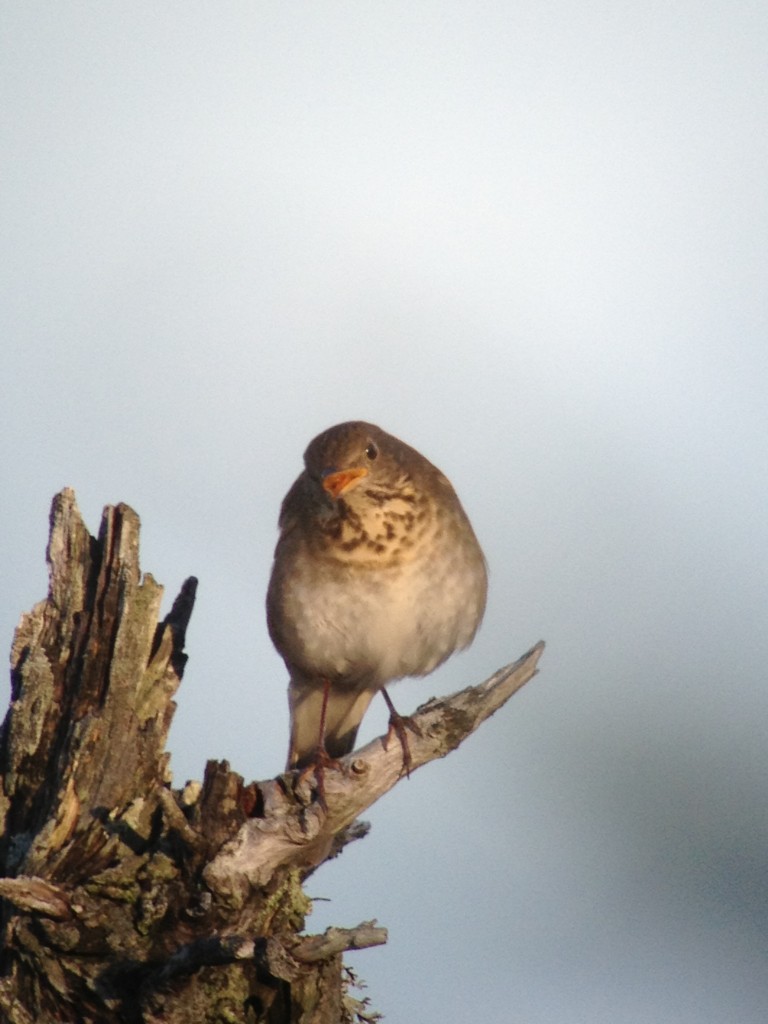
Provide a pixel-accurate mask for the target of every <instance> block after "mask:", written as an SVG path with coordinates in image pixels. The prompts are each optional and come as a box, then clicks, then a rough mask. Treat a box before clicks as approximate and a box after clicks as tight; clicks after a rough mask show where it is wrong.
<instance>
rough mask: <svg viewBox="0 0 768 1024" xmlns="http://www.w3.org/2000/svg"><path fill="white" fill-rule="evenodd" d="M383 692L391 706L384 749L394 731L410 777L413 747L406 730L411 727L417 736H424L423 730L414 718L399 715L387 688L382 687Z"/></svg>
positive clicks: (406, 773)
mask: <svg viewBox="0 0 768 1024" xmlns="http://www.w3.org/2000/svg"><path fill="white" fill-rule="evenodd" d="M381 694H382V696H383V697H384V700H385V701H386V702H387V707H388V708H389V728H388V729H387V735H386V736H385V737H384V740H383V743H384V749H385V750H386V749H387V747H388V746H389V741H390V738H391V736H392V734H393V733H394V734H395V736H397V738H398V739H399V740H400V746H401V747H402V748H403V768H404V769H405V775H406V778H410V775H411V763H412V761H411V748H410V747H409V746H408V736H407V735H406V732H405V730H406V729H410V730H411V732H412V733H413V734H414V735H416V736H422V735H423V734H422V731H421V729H420V728H419V727H418V725H416V723H415V722H414V720H413V719H412V718H409V717H408V716H407V715H399V714H398V713H397V711H396V710H395V705H394V704H393V703H392V699H391V697H390V696H389V694H388V693H387V691H386V690H385V689H383V688H382V691H381Z"/></svg>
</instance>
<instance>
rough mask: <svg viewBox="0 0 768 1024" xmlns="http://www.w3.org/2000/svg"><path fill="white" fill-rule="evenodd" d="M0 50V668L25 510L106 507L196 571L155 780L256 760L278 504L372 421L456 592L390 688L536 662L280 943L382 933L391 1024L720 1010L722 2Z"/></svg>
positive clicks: (27, 595) (726, 174) (148, 562)
mask: <svg viewBox="0 0 768 1024" xmlns="http://www.w3.org/2000/svg"><path fill="white" fill-rule="evenodd" d="M0 47H1V52H0V99H1V103H0V161H1V162H2V187H1V192H2V222H1V223H0V246H2V254H1V257H0V289H1V294H0V322H1V323H2V345H3V350H2V374H1V375H0V389H1V391H2V394H0V465H1V466H2V498H1V499H0V545H2V552H1V563H0V564H1V565H2V568H1V569H0V572H1V573H2V580H3V585H2V588H1V591H2V592H1V593H0V628H1V633H0V636H1V637H2V642H3V643H4V644H5V646H6V648H10V643H11V638H12V633H13V629H14V627H15V625H16V623H17V621H18V618H19V615H20V613H21V612H22V611H23V610H24V609H27V608H29V607H31V605H32V604H33V603H34V602H36V601H37V600H39V599H40V598H42V597H43V596H44V594H45V589H46V570H45V562H44V550H45V543H46V537H47V516H48V509H49V505H50V500H51V498H52V496H53V494H54V493H55V492H56V491H57V490H59V489H60V488H61V487H62V486H65V485H69V486H73V487H74V488H75V489H76V492H77V496H78V501H79V504H80V507H81V510H82V512H83V514H84V516H85V518H86V522H87V523H88V525H89V527H90V529H91V532H93V533H96V532H97V531H98V526H99V519H100V515H101V509H102V507H103V506H104V505H105V504H113V503H116V502H118V501H125V502H128V503H129V504H130V505H132V506H133V507H134V508H135V509H136V510H137V512H138V513H139V515H140V516H141V520H142V530H143V534H142V552H141V557H142V567H143V568H144V570H145V571H149V572H152V573H153V575H155V577H156V578H157V579H159V580H160V581H161V582H162V583H163V584H165V586H166V588H167V590H166V599H167V601H166V603H170V601H171V600H172V598H173V596H174V595H175V593H176V592H177V590H178V587H179V586H180V584H181V582H182V580H183V579H184V578H185V577H186V576H188V575H191V574H194V575H196V576H198V577H199V578H200V590H199V599H198V605H197V609H196V611H195V615H194V617H193V620H192V624H191V627H190V630H189V634H188V648H187V649H188V653H189V655H190V662H189V665H188V669H187V675H186V677H185V680H184V683H183V685H182V687H181V690H180V691H179V695H178V711H177V713H176V718H175V722H174V726H173V729H172V733H171V749H172V766H173V769H174V773H175V779H176V781H177V782H179V783H183V781H184V780H185V779H187V778H200V777H201V776H202V772H203V768H204V763H205V760H206V758H208V757H215V758H222V757H226V758H228V759H229V760H230V761H231V763H232V765H233V767H234V768H235V769H236V770H237V771H239V772H241V773H242V774H243V775H244V776H245V777H246V778H247V779H251V778H267V777H271V776H273V775H274V774H276V773H277V772H278V771H280V770H281V768H282V766H283V762H284V758H285V753H286V745H287V728H288V716H287V708H286V701H285V685H286V673H285V670H284V666H283V664H282V662H281V661H280V659H279V657H278V656H277V654H276V653H275V651H274V650H273V649H272V647H271V645H270V642H269V639H268V636H267V631H266V625H265V621H264V613H263V599H264V593H265V589H266V583H267V578H268V574H269V570H270V564H271V559H272V551H273V547H274V542H275V539H276V519H277V513H278V509H279V505H280V501H281V499H282V497H283V494H284V493H285V491H286V490H287V488H288V486H289V485H290V483H291V482H292V480H293V479H294V477H295V476H296V474H297V473H298V472H299V470H300V468H301V456H302V452H303V450H304V448H305V446H306V444H307V442H308V441H309V440H310V439H311V438H312V437H313V436H314V435H315V434H317V433H318V432H319V431H320V430H322V429H324V428H325V427H327V426H329V425H330V424H332V423H335V422H339V421H341V420H345V419H350V418H364V419H368V420H371V421H373V422H376V423H378V424H379V425H380V426H382V427H384V428H385V429H387V430H389V431H391V432H392V433H395V434H397V435H399V436H400V437H402V438H403V439H404V440H406V441H408V442H409V443H410V444H412V445H414V446H416V447H417V448H419V449H420V450H421V451H422V452H423V453H424V454H425V455H427V457H429V458H430V459H431V460H432V461H433V462H435V463H436V464H437V465H438V466H440V468H441V469H443V470H444V471H445V472H446V473H447V475H448V476H449V477H450V478H451V480H452V481H453V483H454V485H455V487H456V489H457V490H458V492H459V494H460V496H461V498H462V500H463V502H464V505H465V507H466V508H467V511H468V513H469V514H470V517H471V519H472V521H473V523H474V525H475V529H476V532H477V534H478V537H479V538H480V540H481V543H482V544H483V547H484V549H485V552H486V555H487V558H488V562H489V565H490V570H491V590H490V598H489V606H488V612H487V615H486V620H485V624H484V626H483V628H482V630H481V632H480V633H479V635H478V637H477V639H476V641H475V643H474V646H473V647H472V649H471V651H470V652H468V653H466V654H464V655H462V656H460V657H458V658H455V659H453V660H452V661H451V662H449V663H448V664H447V665H446V666H444V667H443V668H442V669H440V670H439V671H438V672H437V673H435V674H434V675H433V676H431V677H430V678H428V679H427V680H421V681H417V682H414V681H406V682H403V683H400V684H398V685H397V686H395V687H393V688H392V696H393V699H394V700H395V703H396V705H397V707H398V709H400V710H401V711H403V712H409V711H411V710H413V709H414V708H415V707H416V706H417V705H418V704H419V703H421V702H423V701H424V700H425V699H427V698H428V697H430V696H431V695H432V694H435V693H440V694H442V693H448V692H450V691H452V690H456V689H459V688H460V687H462V686H464V685H466V684H468V683H471V682H479V681H480V680H482V679H484V678H486V677H487V676H488V675H490V674H491V673H492V672H493V671H494V670H495V669H496V668H498V667H499V666H500V665H502V664H505V663H507V662H509V661H512V660H514V659H515V658H517V657H518V656H519V655H520V654H522V653H523V651H525V650H527V649H528V648H529V647H530V646H531V645H532V644H533V643H534V642H536V641H537V640H539V639H540V638H544V639H545V640H546V641H547V651H546V653H545V656H544V658H543V660H542V662H541V666H540V667H541V672H540V675H539V676H538V677H537V678H536V679H535V680H534V681H533V682H532V683H530V684H529V685H528V686H527V687H526V688H525V689H524V690H523V691H522V692H521V693H520V694H519V695H517V696H516V697H515V698H514V699H513V701H512V702H511V703H510V704H509V705H508V706H507V707H505V708H504V709H503V710H502V711H501V712H499V713H498V714H497V715H496V716H495V717H494V719H493V720H492V721H491V722H490V723H488V724H487V725H485V726H484V727H483V728H482V729H481V730H480V731H479V732H478V733H477V734H476V735H475V736H474V737H473V738H472V739H471V740H470V741H469V742H467V743H466V744H465V745H464V746H463V747H462V748H461V749H460V750H459V751H458V752H456V753H455V754H453V755H451V756H450V757H449V758H447V759H446V760H444V761H441V762H439V763H437V764H432V765H430V766H428V767H426V768H425V769H424V770H422V771H419V772H418V773H417V774H416V775H415V776H414V777H413V778H412V779H411V780H410V781H409V782H408V783H403V784H401V785H400V786H398V787H397V789H396V790H395V791H394V792H393V793H391V794H389V795H388V796H387V797H386V798H385V799H384V800H382V801H381V802H380V803H379V804H378V805H377V806H376V807H375V808H373V809H372V811H371V812H370V814H369V815H368V817H369V818H370V820H371V821H372V822H373V831H372V833H371V835H370V837H369V838H368V839H366V840H365V842H363V843H359V844H356V845H355V846H354V847H353V848H351V849H349V850H348V851H347V852H346V853H345V854H344V856H343V857H342V858H340V859H339V860H338V861H335V862H334V863H332V864H329V865H326V866H325V867H323V868H322V869H321V871H319V872H318V873H317V874H316V875H315V876H314V877H313V878H312V880H311V883H310V886H309V888H310V895H313V896H323V897H327V898H328V899H329V900H330V902H318V903H317V905H316V910H315V913H314V915H313V916H312V918H310V920H309V922H308V927H309V928H310V930H322V928H324V927H325V926H326V925H327V924H330V923H333V924H338V925H345V926H352V925H355V924H357V923H358V922H359V921H362V920H366V919H369V918H371V917H376V918H378V920H379V922H380V923H381V924H383V925H386V926H387V927H388V928H389V930H390V940H389V944H388V945H387V946H386V947H383V948H381V949H376V950H370V951H366V952H363V953H359V954H355V955H354V956H353V957H351V958H350V961H351V962H352V963H353V965H354V967H355V969H356V970H357V971H358V973H359V974H360V975H361V976H362V977H363V978H365V979H366V981H367V982H368V986H369V988H368V995H370V997H371V1000H372V1003H373V1005H374V1006H375V1007H376V1008H377V1009H379V1010H380V1011H382V1012H383V1013H384V1014H385V1015H386V1020H387V1021H388V1022H391V1024H400V1022H402V1024H412V1022H415V1021H418V1022H419V1024H438V1022H439V1024H444V1022H445V1021H457V1022H458V1021H461V1022H463V1021H477V1020H482V1021H484V1022H486V1024H659V1022H662V1024H702V1022H704V1024H709V1022H711V1024H723V1022H727V1024H753V1022H754V1024H764V1021H765V1018H766V1005H768V971H767V970H766V959H767V957H768V895H767V890H766V881H767V878H768V870H767V868H768V794H767V793H766V780H767V778H768V744H767V743H766V734H767V732H768V686H767V680H766V665H767V664H768V636H767V631H766V614H767V610H768V514H767V512H766V508H767V506H768V413H767V411H766V410H767V409H768V315H767V313H768V187H767V184H766V183H768V61H767V60H766V53H768V9H766V7H765V5H764V4H761V3H757V2H755V3H748V2H729V3H726V2H724V0H711V2H703V3H702V2H696V3H694V2H691V0H689V2H684V3H683V2H681V3H674V2H673V3H671V4H670V3H666V4H656V3H641V2H639V0H628V2H624V3H616V2H613V3H604V2H600V3H597V2H595V3H566V2H564V0H550V2H546V0H545V2H541V0H539V2H536V3H534V2H532V0H522V2H521V3H518V4H509V3H487V4H470V3H457V2H450V0H443V2H441V3H437V2H434V0H432V2H422V3H418V4H413V3H403V2H399V0H389V2H387V3H371V2H362V0H358V2H355V3H351V2H349V3H326V2H313V3H305V2H295V3H290V4H286V3H272V2H270V3H258V2H248V3H246V2H242V3H232V2H226V0H223V2H222V0H219V2H217V3H199V2H198V3H195V2H185V3H179V2H168V3H146V2H139V0H134V2H132V3H130V4H117V3H105V4H89V3H76V2H73V3H68V4H51V3H47V4H46V3H35V2H32V0H24V2H18V0H8V2H6V3H4V4H3V5H2V10H0ZM0 686H2V691H1V692H0V697H1V698H2V700H3V703H4V701H5V700H6V699H7V693H8V684H7V681H6V679H3V680H2V682H1V683H0ZM385 722H386V713H385V708H384V703H383V701H381V700H377V701H375V702H374V706H373V707H372V709H371V712H370V714H369V716H368V717H367V718H366V721H365V724H364V726H363V730H362V732H361V739H362V740H368V739H370V738H371V737H373V736H375V735H376V734H377V733H378V732H380V731H382V730H383V729H384V727H385Z"/></svg>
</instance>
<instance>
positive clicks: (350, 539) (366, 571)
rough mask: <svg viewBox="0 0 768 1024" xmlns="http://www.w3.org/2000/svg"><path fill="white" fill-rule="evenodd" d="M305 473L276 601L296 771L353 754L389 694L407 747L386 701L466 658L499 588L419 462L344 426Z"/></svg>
mask: <svg viewBox="0 0 768 1024" xmlns="http://www.w3.org/2000/svg"><path fill="white" fill-rule="evenodd" d="M304 467H305V468H304V470H303V472H302V473H301V474H300V475H299V477H298V478H297V480H296V481H295V483H294V484H293V486H292V487H291V489H290V490H289V491H288V494H287V495H286V497H285V499H284V501H283V504H282V508H281V511H280V519H279V529H280V536H279V539H278V542H277V547H276V550H275V560H274V565H273V568H272V576H271V579H270V582H269V589H268V593H267V623H268V627H269V634H270V636H271V638H272V641H273V643H274V645H275V647H276V648H277V650H278V652H279V653H280V654H281V656H282V658H283V660H284V661H285V664H286V667H287V669H288V672H289V673H290V683H289V687H288V697H289V706H290V716H291V736H290V748H289V753H288V768H302V767H306V766H309V765H312V764H315V765H317V764H318V763H320V762H322V761H323V760H327V759H334V760H335V759H336V758H339V757H343V756H344V754H347V753H349V752H350V751H351V750H352V749H353V747H354V743H355V737H356V736H357V730H358V727H359V725H360V722H361V721H362V718H363V715H364V714H365V712H366V710H367V708H368V705H369V704H370V702H371V700H372V699H373V697H374V695H375V694H376V692H377V691H378V690H382V691H383V692H384V696H385V698H386V699H387V704H388V705H389V707H390V711H391V712H392V718H391V720H390V721H391V723H392V724H393V725H394V726H395V728H396V730H397V732H398V735H400V737H401V742H403V743H404V736H403V733H402V722H403V720H402V719H400V720H399V722H398V721H397V719H398V718H399V716H397V714H396V712H395V711H394V708H393V706H392V703H391V701H390V700H389V698H388V695H387V694H386V691H385V690H384V687H385V686H386V685H387V684H388V683H391V682H393V681H394V680H397V679H402V678H404V677H406V676H425V675H427V674H428V673H430V672H432V671H433V669H435V668H437V666H438V665H440V664H442V662H444V661H445V660H446V658H448V657H450V655H451V654H453V653H454V651H458V650H461V649H462V648H464V647H467V646H468V645H469V644H470V643H471V642H472V640H473V638H474V636H475V633H476V631H477V628H478V626H479V625H480V620H481V619H482V617H483V612H484V610H485V600H486V592H487V585H488V583H487V572H486V566H485V559H484V557H483V553H482V551H481V549H480V545H479V544H478V542H477V538H476V537H475V534H474V531H473V530H472V526H471V525H470V522H469V519H468V518H467V515H466V513H465V512H464V509H463V508H462V506H461V503H460V501H459V499H458V497H457V495H456V492H455V491H454V489H453V487H452V486H451V484H450V482H449V481H448V480H447V478H446V477H445V476H444V475H443V474H442V473H441V472H440V470H439V469H437V468H436V467H435V466H433V465H432V463H431V462H429V461H428V460H427V459H425V458H424V456H423V455H420V454H419V452H417V451H416V450H415V449H414V448H411V447H410V446H409V445H407V444H405V443H404V442H403V441H400V440H398V438H396V437H393V436H392V435H391V434H387V433H385V432H384V431H383V430H381V429H380V428H379V427H376V426H373V425H372V424H370V423H363V422H350V423H341V424H339V425H338V426H335V427H331V428H330V429H328V430H326V431H324V432H323V433H322V434H320V435H319V436H318V437H316V438H315V439H314V440H313V441H312V442H311V443H310V444H309V446H308V448H307V450H306V452H305V453H304ZM403 750H404V760H406V765H405V767H406V769H407V767H408V764H407V761H408V759H409V755H408V750H407V744H405V743H404V746H403Z"/></svg>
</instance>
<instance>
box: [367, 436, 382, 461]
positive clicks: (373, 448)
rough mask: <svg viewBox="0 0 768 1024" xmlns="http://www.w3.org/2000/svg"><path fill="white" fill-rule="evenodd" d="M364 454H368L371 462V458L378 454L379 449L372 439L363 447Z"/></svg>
mask: <svg viewBox="0 0 768 1024" xmlns="http://www.w3.org/2000/svg"><path fill="white" fill-rule="evenodd" d="M365 454H366V455H367V456H368V458H369V459H370V460H371V462H373V460H374V459H375V458H376V456H377V455H378V454H379V449H378V448H377V447H376V445H375V444H374V443H373V441H371V442H370V443H369V444H368V447H367V448H366V449H365Z"/></svg>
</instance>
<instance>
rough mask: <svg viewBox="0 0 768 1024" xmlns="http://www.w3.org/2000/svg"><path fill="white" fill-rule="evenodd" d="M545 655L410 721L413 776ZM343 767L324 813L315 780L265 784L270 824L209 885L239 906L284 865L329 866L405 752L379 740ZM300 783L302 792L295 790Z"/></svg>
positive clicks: (254, 823)
mask: <svg viewBox="0 0 768 1024" xmlns="http://www.w3.org/2000/svg"><path fill="white" fill-rule="evenodd" d="M543 651H544V644H543V643H538V644H537V645H536V646H535V647H533V648H532V649H531V650H530V651H528V653H527V654H524V655H523V657H522V658H520V659H519V660H518V661H516V662H515V663H514V664H512V665H507V666H506V667H505V668H502V669H499V671H498V672H496V673H495V674H494V675H493V676H491V678H490V679H488V680H487V681H486V682H484V683H481V684H480V685H479V686H470V687H467V689H465V690H462V691H461V692H460V693H456V694H453V695H452V696H450V697H445V698H442V699H440V700H432V701H430V702H429V703H428V704H426V705H424V707H422V708H420V709H419V710H418V711H417V713H416V714H415V715H413V716H411V717H412V721H413V723H414V725H416V726H417V727H418V733H416V732H414V733H413V734H409V737H408V742H409V746H410V750H411V758H412V764H411V771H412V772H413V771H416V770H417V769H418V768H420V767H422V766H423V765H425V764H428V763H429V762H430V761H434V760H435V759H436V758H439V757H445V755H446V754H448V753H450V751H451V750H454V749H455V748H456V747H457V746H459V744H460V743H462V742H463V741H464V740H465V739H466V738H467V737H468V736H470V735H471V734H472V733H473V732H474V731H475V729H477V728H478V726H479V725H480V724H481V723H482V722H484V721H485V720H486V719H487V718H489V717H490V716H491V715H492V714H493V713H494V712H495V711H497V710H498V709H499V708H500V707H501V706H502V704H504V703H505V702H506V701H507V700H509V698H510V697H511V696H512V695H513V694H515V693H516V692H517V691H518V690H519V689H520V688H521V687H522V686H524V685H525V683H527V682H528V681H529V680H530V679H532V678H533V676H534V675H535V674H536V671H537V668H536V666H537V664H538V661H539V658H540V657H541V655H542V653H543ZM340 765H341V767H342V769H343V770H342V771H329V770H326V773H325V798H326V805H327V806H326V807H325V808H324V807H323V806H322V804H321V803H320V802H319V801H317V800H312V793H311V788H310V787H311V784H312V781H313V778H312V776H311V774H307V773H304V774H302V773H297V772H293V773H291V774H290V777H289V778H290V781H286V779H277V780H274V781H272V782H264V783H260V789H261V792H262V799H263V802H264V807H265V814H264V817H261V818H255V819H252V820H250V821H248V822H246V823H245V824H244V825H243V826H242V828H241V829H240V831H239V833H238V834H237V836H236V837H235V838H234V839H233V840H232V841H231V842H229V843H227V844H226V845H225V846H224V847H223V849H222V850H221V852H220V853H219V854H218V855H217V856H216V857H215V858H214V859H213V860H212V861H211V863H210V864H209V865H208V866H207V868H206V869H205V873H204V874H205V880H206V882H207V883H208V885H209V886H210V887H211V888H212V889H214V890H215V891H217V892H219V893H220V894H221V895H226V896H228V897H229V898H231V899H233V900H234V901H236V902H237V901H239V900H240V899H243V898H244V897H245V896H246V894H247V893H248V891H249V889H250V887H251V886H254V885H257V886H258V885H264V884H265V882H266V881H267V880H268V879H269V878H270V877H271V875H272V873H273V872H274V871H275V870H276V869H277V868H278V867H280V866H284V865H291V866H297V867H301V868H305V869H306V868H309V867H312V866H314V865H316V864H318V863H320V862H322V861H323V860H325V859H326V858H327V857H328V855H329V854H330V852H331V849H332V845H333V840H334V837H335V836H337V835H338V834H339V833H340V832H342V830H343V829H345V828H347V827H348V826H349V825H351V824H352V822H354V821H355V819H356V818H357V817H358V815H360V814H362V812H363V811H365V810H366V808H368V807H370V806H371V804H373V803H375V802H376V800H378V799H379V797H381V796H383V795H384V793H386V792H388V791H389V790H390V789H392V787H393V786H394V785H396V783H397V782H399V781H400V779H401V778H402V777H403V752H402V750H401V747H400V744H399V743H398V742H397V741H392V740H390V741H389V742H387V737H386V736H380V737H379V738H378V739H376V740H373V741H372V742H371V743H369V744H368V745H367V746H365V747H363V748H361V749H360V750H358V751H355V753H353V754H350V755H349V756H348V757H345V758H343V759H342V760H341V761H340ZM297 780H298V782H299V786H298V789H297V790H292V789H290V784H291V781H297ZM286 787H289V788H288V792H286Z"/></svg>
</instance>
